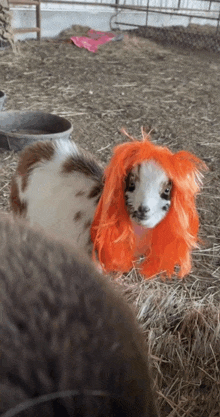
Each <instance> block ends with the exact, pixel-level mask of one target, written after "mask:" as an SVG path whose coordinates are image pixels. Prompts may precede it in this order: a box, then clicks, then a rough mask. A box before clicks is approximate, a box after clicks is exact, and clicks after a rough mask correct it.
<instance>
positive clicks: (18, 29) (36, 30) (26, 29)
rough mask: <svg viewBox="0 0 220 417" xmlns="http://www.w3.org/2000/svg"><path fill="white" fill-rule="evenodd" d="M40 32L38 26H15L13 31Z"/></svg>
mask: <svg viewBox="0 0 220 417" xmlns="http://www.w3.org/2000/svg"><path fill="white" fill-rule="evenodd" d="M28 32H40V28H16V29H13V33H28Z"/></svg>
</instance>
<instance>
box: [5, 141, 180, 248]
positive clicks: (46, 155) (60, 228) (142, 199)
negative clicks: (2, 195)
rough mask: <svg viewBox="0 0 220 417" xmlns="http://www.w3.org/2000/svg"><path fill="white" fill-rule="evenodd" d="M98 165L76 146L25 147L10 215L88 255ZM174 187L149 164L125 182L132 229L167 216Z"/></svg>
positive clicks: (97, 190)
mask: <svg viewBox="0 0 220 417" xmlns="http://www.w3.org/2000/svg"><path fill="white" fill-rule="evenodd" d="M103 174H104V170H103V168H102V166H101V165H100V164H99V163H98V162H97V161H96V160H95V159H94V157H93V156H92V155H91V154H90V153H86V152H85V151H83V150H82V149H80V148H79V147H78V146H77V145H76V144H75V143H74V142H70V141H62V140H60V141H55V142H38V143H36V144H34V145H32V146H29V147H27V148H26V149H25V150H24V152H23V153H22V154H21V157H20V162H19V164H18V168H17V171H16V174H15V176H14V178H13V180H12V186H11V207H12V210H13V212H14V213H16V214H19V215H21V216H22V217H24V218H26V219H27V220H28V221H29V222H30V224H32V225H38V226H41V227H42V228H44V229H45V230H49V231H50V232H53V233H55V234H57V235H60V236H64V237H66V238H68V239H71V240H72V242H74V243H76V244H77V246H78V247H79V248H81V249H83V250H86V251H87V252H90V253H91V250H92V243H91V238H90V226H91V223H92V221H93V217H94V213H95V209H96V206H97V204H98V201H99V198H100V196H101V193H102V189H103V186H104V184H103V182H104V180H103ZM171 188H172V183H171V181H170V180H169V178H168V177H167V175H166V173H165V172H164V171H163V169H162V168H161V167H160V166H159V165H158V164H157V163H156V162H155V161H153V160H150V161H148V162H145V163H143V164H141V165H138V166H136V167H134V168H133V169H132V171H131V172H129V173H128V175H127V178H126V181H125V204H126V206H127V210H128V212H129V214H130V217H131V219H132V222H133V224H134V229H135V228H136V227H139V226H141V228H144V229H146V228H152V227H155V226H156V225H157V224H158V223H159V222H160V221H161V220H162V219H163V218H164V217H165V215H166V214H167V212H168V210H169V207H170V201H171Z"/></svg>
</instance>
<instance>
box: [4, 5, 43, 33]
mask: <svg viewBox="0 0 220 417" xmlns="http://www.w3.org/2000/svg"><path fill="white" fill-rule="evenodd" d="M40 3H41V0H9V4H10V5H16V6H17V5H23V6H24V5H25V6H36V27H34V28H15V29H13V32H14V33H15V34H16V33H29V32H36V33H37V39H38V41H40V39H41V15H40Z"/></svg>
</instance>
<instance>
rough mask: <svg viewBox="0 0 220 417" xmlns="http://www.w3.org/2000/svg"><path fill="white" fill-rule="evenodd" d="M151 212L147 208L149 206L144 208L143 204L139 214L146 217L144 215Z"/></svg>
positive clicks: (139, 208)
mask: <svg viewBox="0 0 220 417" xmlns="http://www.w3.org/2000/svg"><path fill="white" fill-rule="evenodd" d="M149 211H150V209H149V207H147V206H143V204H141V205H140V206H139V207H138V213H139V214H142V215H144V214H146V213H148V212H149Z"/></svg>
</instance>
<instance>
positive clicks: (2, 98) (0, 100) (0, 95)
mask: <svg viewBox="0 0 220 417" xmlns="http://www.w3.org/2000/svg"><path fill="white" fill-rule="evenodd" d="M5 100H6V94H5V93H4V91H0V111H1V110H3V107H4V103H5Z"/></svg>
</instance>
